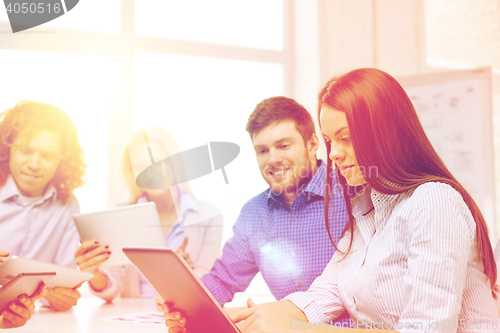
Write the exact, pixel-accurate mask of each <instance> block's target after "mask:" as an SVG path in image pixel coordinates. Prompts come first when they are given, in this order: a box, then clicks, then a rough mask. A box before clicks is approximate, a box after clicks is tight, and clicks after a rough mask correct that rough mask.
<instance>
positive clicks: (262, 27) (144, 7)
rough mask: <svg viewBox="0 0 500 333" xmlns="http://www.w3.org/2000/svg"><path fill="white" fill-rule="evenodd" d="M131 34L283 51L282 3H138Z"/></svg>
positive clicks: (271, 0) (278, 0)
mask: <svg viewBox="0 0 500 333" xmlns="http://www.w3.org/2000/svg"><path fill="white" fill-rule="evenodd" d="M135 33H136V34H137V35H141V36H149V37H158V38H170V39H178V40H189V41H196V42H203V43H212V44H224V45H233V46H242V47H249V48H260V49H267V50H275V51H282V50H283V0H252V1H242V0H210V1H207V0H182V1H178V0H139V1H135Z"/></svg>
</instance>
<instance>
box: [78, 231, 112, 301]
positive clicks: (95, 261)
mask: <svg viewBox="0 0 500 333" xmlns="http://www.w3.org/2000/svg"><path fill="white" fill-rule="evenodd" d="M110 256H111V249H110V248H109V245H108V244H103V245H100V244H99V240H97V239H92V240H87V241H84V242H82V245H81V246H80V247H79V248H78V250H76V252H75V258H76V264H77V265H78V267H79V268H80V269H81V270H82V271H87V272H90V273H92V274H94V276H93V277H92V278H91V279H90V280H89V283H90V286H91V287H92V288H93V289H94V290H96V291H101V290H103V289H104V288H106V286H107V285H108V279H106V277H105V276H104V275H103V274H102V273H101V271H100V270H99V267H100V266H101V265H102V264H103V263H104V262H106V260H108V259H109V257H110Z"/></svg>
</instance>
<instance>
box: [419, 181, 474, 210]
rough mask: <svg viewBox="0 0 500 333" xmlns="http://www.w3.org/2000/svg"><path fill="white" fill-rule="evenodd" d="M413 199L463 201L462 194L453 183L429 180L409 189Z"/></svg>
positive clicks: (432, 202) (432, 201)
mask: <svg viewBox="0 0 500 333" xmlns="http://www.w3.org/2000/svg"><path fill="white" fill-rule="evenodd" d="M409 194H410V195H409V197H411V199H412V201H425V202H428V203H430V204H433V205H434V204H440V203H441V202H443V201H447V202H454V201H456V203H460V204H461V203H463V204H465V201H464V200H463V198H462V195H461V194H460V193H459V192H458V191H457V190H456V189H455V188H454V187H453V186H451V185H449V184H446V183H442V182H427V183H423V184H421V185H419V186H418V187H416V188H415V189H414V190H412V191H409Z"/></svg>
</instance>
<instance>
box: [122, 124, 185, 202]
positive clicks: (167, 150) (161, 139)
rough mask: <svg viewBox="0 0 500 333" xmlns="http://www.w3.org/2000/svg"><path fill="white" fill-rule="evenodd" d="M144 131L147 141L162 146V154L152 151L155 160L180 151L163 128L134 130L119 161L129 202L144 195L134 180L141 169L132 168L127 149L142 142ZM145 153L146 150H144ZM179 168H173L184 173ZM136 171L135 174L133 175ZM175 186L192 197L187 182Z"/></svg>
mask: <svg viewBox="0 0 500 333" xmlns="http://www.w3.org/2000/svg"><path fill="white" fill-rule="evenodd" d="M144 132H146V133H147V139H148V141H149V142H154V143H156V144H158V145H160V146H161V147H162V149H163V150H164V154H163V155H164V156H158V152H154V153H155V155H157V156H155V157H156V158H155V161H159V160H160V159H163V158H166V157H168V156H172V155H175V154H178V153H180V151H179V147H178V146H177V143H176V142H175V140H174V138H173V136H172V135H171V134H170V133H169V132H168V131H167V130H165V129H163V128H161V127H158V126H153V127H146V128H144V129H141V130H138V131H135V132H134V133H133V134H132V135H131V138H130V140H129V143H128V144H127V147H126V148H125V151H124V152H123V155H122V159H121V162H120V173H121V176H122V179H123V181H124V182H125V186H126V187H127V189H128V190H129V192H130V199H131V200H130V202H131V203H136V202H137V200H138V199H139V198H140V197H141V196H143V195H144V190H143V189H142V188H140V187H139V186H137V184H136V182H135V177H137V174H138V172H140V171H142V170H132V163H131V160H130V153H129V149H130V147H131V146H133V145H134V144H135V143H137V142H143V143H144V140H145V138H144ZM145 153H146V150H145ZM160 157H161V158H160ZM179 168H180V169H181V170H175V172H176V173H184V172H185V168H184V165H183V164H182V165H178V166H177V169H179ZM134 171H135V173H137V174H136V175H134ZM175 187H176V188H177V189H178V190H179V191H180V192H181V193H189V194H191V196H193V197H194V195H193V192H192V191H191V187H190V186H189V183H187V182H186V183H182V184H178V185H175Z"/></svg>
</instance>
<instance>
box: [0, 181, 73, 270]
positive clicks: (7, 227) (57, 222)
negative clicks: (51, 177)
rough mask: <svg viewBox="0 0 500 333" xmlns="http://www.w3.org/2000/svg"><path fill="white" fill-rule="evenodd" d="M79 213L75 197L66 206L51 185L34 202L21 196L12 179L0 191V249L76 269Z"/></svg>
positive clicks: (32, 199) (33, 199)
mask: <svg viewBox="0 0 500 333" xmlns="http://www.w3.org/2000/svg"><path fill="white" fill-rule="evenodd" d="M79 211H80V207H79V205H78V201H77V200H76V198H75V197H74V196H73V195H72V196H71V197H70V198H69V199H68V202H67V203H66V204H62V203H61V202H60V201H58V200H57V191H56V189H55V188H54V186H53V185H50V186H49V187H48V188H47V190H46V191H45V192H44V193H43V195H41V196H39V197H35V198H28V197H24V196H22V195H21V194H20V193H19V190H18V189H17V186H16V183H15V181H14V179H13V178H12V176H10V175H9V176H8V178H7V181H6V183H5V184H4V185H3V186H2V187H0V249H2V250H5V251H9V252H10V254H11V255H16V256H19V257H24V258H29V259H35V260H40V261H45V262H50V263H53V264H58V265H61V266H67V267H71V268H76V262H75V251H76V250H77V248H78V245H79V239H80V237H79V235H78V231H77V229H76V227H75V224H74V222H73V214H76V213H78V212H79Z"/></svg>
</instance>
